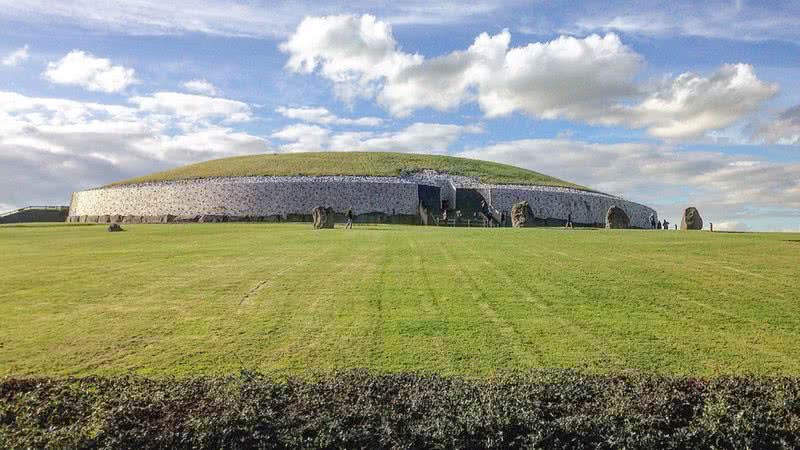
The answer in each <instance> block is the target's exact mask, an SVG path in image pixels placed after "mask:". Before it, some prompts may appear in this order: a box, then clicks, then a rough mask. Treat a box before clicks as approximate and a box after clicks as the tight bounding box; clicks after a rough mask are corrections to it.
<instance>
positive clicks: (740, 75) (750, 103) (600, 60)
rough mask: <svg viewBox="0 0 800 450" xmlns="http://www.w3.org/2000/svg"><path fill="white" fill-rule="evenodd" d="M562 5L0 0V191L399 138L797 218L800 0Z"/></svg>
mask: <svg viewBox="0 0 800 450" xmlns="http://www.w3.org/2000/svg"><path fill="white" fill-rule="evenodd" d="M576 3H577V2H567V1H553V2H544V1H542V2H523V1H508V2H495V1H493V2H481V1H478V2H472V3H471V4H470V5H468V6H466V5H462V4H460V3H459V2H447V1H445V2H438V3H435V4H432V3H431V2H422V1H411V2H386V3H383V4H382V3H380V2H359V1H348V2H337V1H330V2H318V3H317V2H259V1H248V2H237V1H229V0H196V1H192V2H189V1H184V0H176V1H174V2H156V1H152V0H131V1H126V2H102V3H99V4H98V3H97V2H94V1H90V0H76V1H72V2H50V1H44V0H27V1H25V2H19V1H9V0H0V209H10V208H13V207H19V206H24V205H28V204H65V203H68V201H69V194H70V192H72V191H74V190H78V189H83V188H88V187H95V186H98V185H102V184H105V183H108V182H110V181H114V180H117V179H120V178H124V177H130V176H135V175H140V174H142V173H147V172H150V171H155V170H161V169H166V168H170V167H174V166H177V165H182V164H186V163H189V162H195V161H202V160H206V159H210V158H215V157H224V156H232V155H238V154H246V153H258V152H276V153H277V152H293V151H319V150H322V151H348V150H374V151H381V150H382V151H387V150H395V151H414V152H424V153H440V154H450V155H459V156H467V157H473V158H481V159H489V160H494V161H500V162H506V163H511V164H515V165H519V166H523V167H527V168H530V169H533V170H538V171H541V172H544V173H547V174H550V175H554V176H558V177H561V178H564V179H567V180H570V181H574V182H576V183H580V184H583V185H587V186H591V187H594V188H596V189H598V190H602V191H605V192H609V193H613V194H618V195H622V196H624V197H626V198H629V199H631V200H634V201H639V202H642V203H645V204H648V205H650V206H653V207H655V208H657V209H658V210H659V212H660V214H661V216H662V217H666V218H667V219H668V220H670V221H671V222H676V221H678V219H679V214H680V211H681V209H682V208H684V207H686V206H690V205H693V206H697V207H698V208H699V209H700V211H701V213H702V214H703V215H704V217H705V218H706V221H707V222H708V221H711V222H714V223H715V226H716V227H719V228H728V229H735V230H768V231H784V230H793V231H800V107H799V106H798V105H800V85H798V83H797V82H796V80H797V79H800V46H799V43H800V4H798V3H797V2H779V1H776V2H748V1H719V2H714V1H712V2H704V3H703V4H702V5H697V4H696V2H618V3H617V2H580V4H579V5H578V4H576ZM432 5H433V6H432Z"/></svg>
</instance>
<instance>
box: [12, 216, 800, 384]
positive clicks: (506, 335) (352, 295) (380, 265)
mask: <svg viewBox="0 0 800 450" xmlns="http://www.w3.org/2000/svg"><path fill="white" fill-rule="evenodd" d="M125 228H126V229H127V231H126V232H124V233H108V232H106V231H105V227H103V226H77V225H75V226H69V225H53V226H5V227H0V255H2V256H1V257H0V258H2V270H0V312H1V313H2V314H0V376H2V375H55V376H65V375H88V374H102V375H108V374H121V373H127V372H136V373H139V374H150V375H162V374H177V375H188V374H220V373H230V372H237V371H239V370H240V369H241V368H242V367H245V368H248V369H255V370H259V371H263V372H266V373H274V374H295V375H302V374H304V373H309V372H313V371H327V370H330V369H335V368H353V367H366V368H371V369H374V370H377V371H387V372H395V371H406V370H424V371H430V372H438V373H442V374H459V375H466V376H480V377H483V376H487V375H491V374H492V373H493V372H495V371H498V370H499V371H504V370H507V369H525V368H541V367H548V368H549V367H574V368H581V369H585V370H589V371H599V372H612V371H618V370H621V369H639V370H644V371H653V372H659V373H673V374H692V375H714V374H720V373H756V374H793V375H798V374H800V345H798V342H800V266H799V265H798V263H800V235H798V234H727V233H713V234H712V233H707V232H673V231H670V232H656V231H633V230H630V231H623V230H614V231H611V230H561V229H510V228H506V229H481V228H471V229H466V228H458V229H453V228H433V227H411V226H379V225H373V226H366V225H365V226H356V228H355V229H354V230H352V231H346V230H343V229H341V228H337V229H335V230H322V231H315V230H313V229H312V228H311V226H310V225H308V224H200V225H139V226H136V225H127V226H125Z"/></svg>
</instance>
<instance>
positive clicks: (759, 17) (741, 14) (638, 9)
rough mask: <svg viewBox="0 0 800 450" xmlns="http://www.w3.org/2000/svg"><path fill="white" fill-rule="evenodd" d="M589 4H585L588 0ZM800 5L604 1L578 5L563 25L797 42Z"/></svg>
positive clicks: (663, 34)
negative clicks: (576, 9) (572, 18)
mask: <svg viewBox="0 0 800 450" xmlns="http://www.w3.org/2000/svg"><path fill="white" fill-rule="evenodd" d="M588 3H589V2H587V4H585V5H584V6H587V5H588ZM798 13H800V8H798V5H797V3H796V2H743V1H729V0H711V1H704V2H693V1H671V2H668V3H663V4H659V3H653V2H648V3H647V4H646V7H644V6H643V5H642V4H640V3H637V2H632V3H631V2H621V3H609V2H601V3H600V4H599V5H598V4H593V5H588V7H586V8H585V9H583V10H579V11H575V14H576V15H578V16H579V18H578V19H577V20H575V21H573V22H572V23H569V24H566V25H564V26H563V27H562V28H563V29H562V31H565V32H569V33H586V32H592V31H598V30H602V31H610V30H615V31H620V32H624V33H628V34H637V35H643V36H656V37H661V38H663V37H669V36H700V37H705V38H721V39H730V40H743V41H767V40H785V41H787V42H792V43H794V42H796V41H797V39H798V37H800V34H799V33H798V29H800V16H799V15H798Z"/></svg>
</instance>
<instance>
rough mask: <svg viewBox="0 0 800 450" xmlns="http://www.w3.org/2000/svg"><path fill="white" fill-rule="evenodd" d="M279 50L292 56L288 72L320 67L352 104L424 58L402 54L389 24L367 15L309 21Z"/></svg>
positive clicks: (339, 93)
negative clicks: (384, 81) (355, 99)
mask: <svg viewBox="0 0 800 450" xmlns="http://www.w3.org/2000/svg"><path fill="white" fill-rule="evenodd" d="M280 49H281V51H283V52H285V53H288V54H289V60H288V61H287V62H286V67H287V68H289V69H290V70H292V71H295V72H298V73H306V74H310V73H312V72H314V71H315V70H317V68H319V72H320V73H321V74H322V75H323V76H324V77H325V78H327V79H329V80H331V81H333V83H334V84H335V86H336V90H337V94H338V95H339V96H340V97H342V98H343V99H345V100H348V101H350V100H352V99H354V98H356V97H358V96H371V95H372V94H373V93H374V91H375V89H377V87H378V86H377V85H378V83H380V82H381V81H382V79H383V78H385V77H391V76H393V75H394V74H396V73H398V72H399V71H401V70H402V69H403V68H405V67H408V66H409V65H414V64H419V62H420V61H421V60H422V57H420V56H418V55H410V54H407V53H403V52H401V51H398V48H397V42H395V40H394V36H393V35H392V28H391V26H390V25H389V24H387V23H385V22H381V21H378V20H376V19H375V17H374V16H370V15H367V14H365V15H363V16H360V17H358V16H353V15H339V16H327V17H306V18H305V19H303V21H302V22H301V23H300V25H299V26H298V27H297V31H296V32H295V33H294V34H292V36H290V37H289V39H288V40H287V41H286V42H284V43H282V44H281V45H280Z"/></svg>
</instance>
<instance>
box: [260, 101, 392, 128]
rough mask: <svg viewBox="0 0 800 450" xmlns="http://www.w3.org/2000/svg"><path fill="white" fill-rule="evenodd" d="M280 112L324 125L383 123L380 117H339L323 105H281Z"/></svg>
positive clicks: (376, 124) (371, 125) (290, 117)
mask: <svg viewBox="0 0 800 450" xmlns="http://www.w3.org/2000/svg"><path fill="white" fill-rule="evenodd" d="M275 112H277V113H278V114H280V115H282V116H284V117H288V118H289V119H296V120H301V121H303V122H310V123H319V124H323V125H358V126H364V127H377V126H380V125H381V124H382V123H383V119H381V118H379V117H358V118H355V119H350V118H345V117H338V116H336V115H335V114H333V113H332V112H330V111H328V109H327V108H322V107H316V108H314V107H307V106H306V107H302V108H287V107H284V106H281V107H279V108H277V109H276V110H275Z"/></svg>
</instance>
